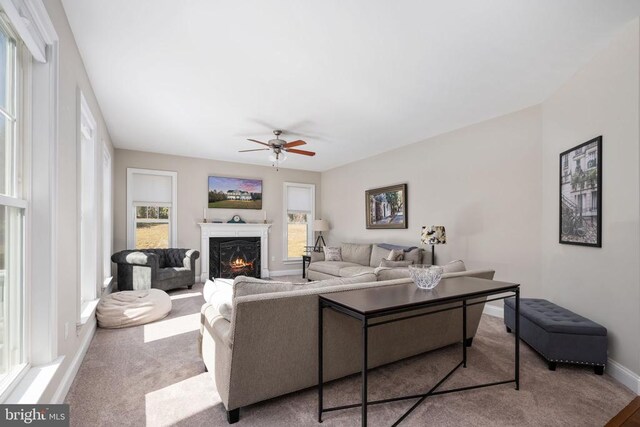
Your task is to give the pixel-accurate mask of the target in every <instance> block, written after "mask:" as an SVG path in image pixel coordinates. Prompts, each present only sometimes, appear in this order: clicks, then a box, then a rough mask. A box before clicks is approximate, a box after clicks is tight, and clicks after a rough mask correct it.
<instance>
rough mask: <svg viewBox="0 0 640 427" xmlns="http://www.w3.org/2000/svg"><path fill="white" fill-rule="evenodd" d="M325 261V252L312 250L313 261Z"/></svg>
mask: <svg viewBox="0 0 640 427" xmlns="http://www.w3.org/2000/svg"><path fill="white" fill-rule="evenodd" d="M319 261H324V252H311V262H319Z"/></svg>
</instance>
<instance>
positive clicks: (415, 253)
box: [404, 248, 424, 264]
mask: <svg viewBox="0 0 640 427" xmlns="http://www.w3.org/2000/svg"><path fill="white" fill-rule="evenodd" d="M423 253H424V250H423V249H422V248H414V249H411V250H410V251H408V252H405V253H404V259H405V260H411V261H413V263H414V264H422V254H423Z"/></svg>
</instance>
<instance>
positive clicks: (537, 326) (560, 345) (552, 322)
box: [504, 298, 607, 375]
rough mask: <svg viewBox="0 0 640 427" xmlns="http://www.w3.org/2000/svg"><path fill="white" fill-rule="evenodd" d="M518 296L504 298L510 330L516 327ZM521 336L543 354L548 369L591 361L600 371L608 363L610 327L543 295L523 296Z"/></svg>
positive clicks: (507, 325)
mask: <svg viewBox="0 0 640 427" xmlns="http://www.w3.org/2000/svg"><path fill="white" fill-rule="evenodd" d="M515 303H516V302H515V299H514V298H508V299H505V301H504V324H505V326H506V327H507V332H511V330H512V329H515V323H516V322H515V317H516V316H515ZM520 338H522V339H523V340H524V341H525V342H526V343H527V344H529V345H530V346H531V347H533V349H534V350H536V351H537V352H538V353H540V354H541V355H542V357H544V358H545V359H546V360H547V362H548V364H549V369H550V370H552V371H555V370H556V364H557V363H558V362H561V363H578V364H582V365H592V366H593V367H594V371H595V373H596V374H597V375H602V374H603V373H604V365H605V364H606V363H607V328H605V327H604V326H601V325H599V324H597V323H596V322H594V321H592V320H589V319H587V318H586V317H582V316H580V315H579V314H576V313H574V312H572V311H569V310H567V309H566V308H563V307H560V306H558V305H556V304H554V303H552V302H549V301H547V300H544V299H535V298H521V299H520Z"/></svg>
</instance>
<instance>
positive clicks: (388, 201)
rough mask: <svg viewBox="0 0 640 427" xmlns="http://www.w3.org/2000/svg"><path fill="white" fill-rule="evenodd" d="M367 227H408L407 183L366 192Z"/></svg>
mask: <svg viewBox="0 0 640 427" xmlns="http://www.w3.org/2000/svg"><path fill="white" fill-rule="evenodd" d="M365 206H366V208H365V209H366V215H367V228H368V229H375V228H407V184H399V185H392V186H390V187H383V188H375V189H373V190H367V191H366V192H365Z"/></svg>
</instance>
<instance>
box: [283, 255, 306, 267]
mask: <svg viewBox="0 0 640 427" xmlns="http://www.w3.org/2000/svg"><path fill="white" fill-rule="evenodd" d="M282 263H283V264H286V265H290V264H302V257H300V258H299V259H298V258H291V259H284V260H282Z"/></svg>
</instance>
